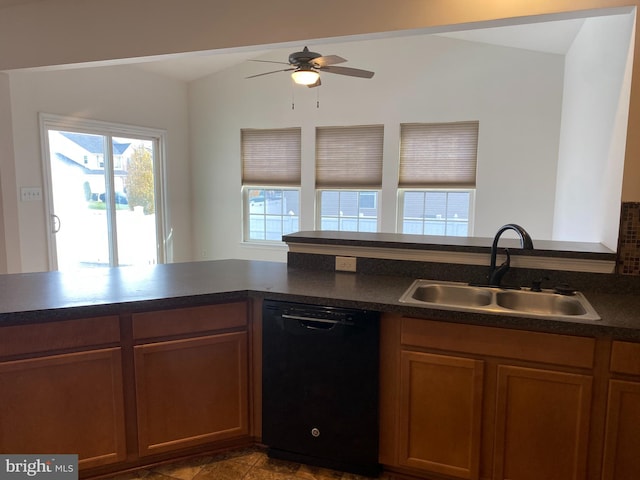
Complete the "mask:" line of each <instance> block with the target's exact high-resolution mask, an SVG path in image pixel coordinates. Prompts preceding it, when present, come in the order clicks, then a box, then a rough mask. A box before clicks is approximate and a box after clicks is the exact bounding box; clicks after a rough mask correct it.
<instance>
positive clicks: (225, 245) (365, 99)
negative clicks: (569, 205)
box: [189, 36, 564, 260]
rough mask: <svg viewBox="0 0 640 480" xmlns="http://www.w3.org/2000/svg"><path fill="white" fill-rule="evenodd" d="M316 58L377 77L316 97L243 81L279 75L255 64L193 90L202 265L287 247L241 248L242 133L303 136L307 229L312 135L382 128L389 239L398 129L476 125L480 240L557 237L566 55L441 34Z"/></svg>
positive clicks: (264, 81) (275, 253)
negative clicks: (297, 132)
mask: <svg viewBox="0 0 640 480" xmlns="http://www.w3.org/2000/svg"><path fill="white" fill-rule="evenodd" d="M301 47H302V45H301ZM312 50H315V51H320V52H321V53H323V54H337V55H340V56H343V57H344V58H347V59H348V60H349V62H348V63H347V64H345V66H354V67H359V68H365V69H369V70H374V71H375V72H376V75H375V77H374V78H373V79H371V80H363V79H355V78H348V77H342V76H338V75H330V74H327V73H325V74H324V75H323V76H322V82H323V85H322V86H321V87H320V88H319V89H307V88H306V87H299V86H297V87H293V88H292V86H291V83H290V80H289V78H288V74H287V73H278V74H273V75H268V76H264V77H259V78H254V79H249V80H245V79H244V77H245V76H248V75H253V74H257V73H261V72H266V71H269V70H270V69H273V70H276V69H277V68H278V65H269V64H261V63H252V62H246V63H244V64H242V65H240V66H238V67H235V68H232V69H229V70H226V71H224V72H221V73H218V74H215V75H212V76H210V77H207V78H204V79H201V80H198V81H195V82H192V84H191V85H190V88H189V118H190V120H189V123H190V126H191V129H190V134H191V137H190V143H191V154H192V184H193V195H194V212H193V218H194V219H198V220H197V221H196V222H194V249H195V254H196V256H197V257H198V258H231V257H233V258H264V259H274V260H284V258H285V252H284V250H282V249H280V250H278V249H275V250H274V249H268V248H264V249H261V248H257V247H247V246H244V245H243V244H242V241H241V240H242V223H241V221H240V219H241V215H242V211H241V205H240V188H241V184H240V162H239V159H240V129H241V128H275V127H291V126H300V127H302V140H303V145H302V154H303V159H302V162H303V165H302V169H303V171H302V184H303V185H302V188H303V197H302V198H303V205H302V215H303V218H302V227H303V229H311V228H313V213H314V212H313V188H314V186H313V175H314V158H313V156H314V151H315V150H314V143H313V142H314V132H315V127H316V126H322V125H358V124H384V125H385V149H384V151H385V158H384V162H385V167H384V174H385V178H384V180H383V198H384V200H383V201H384V202H385V203H386V204H385V206H384V207H383V214H384V215H385V218H384V219H383V230H384V231H393V229H394V227H395V206H393V207H389V205H390V204H391V205H393V202H394V201H395V189H396V186H397V178H396V175H397V162H398V152H399V144H398V138H399V135H398V131H399V124H400V123H404V122H450V121H458V120H479V121H480V137H479V149H478V174H477V189H478V194H477V199H476V219H475V231H474V234H475V235H476V236H493V234H494V233H495V231H496V230H497V229H498V227H500V226H501V225H502V224H504V223H508V222H517V223H520V224H522V225H523V226H524V227H525V228H527V229H528V230H529V232H530V233H531V235H532V236H533V237H534V238H539V239H550V238H551V234H552V226H553V209H554V201H555V197H554V191H555V174H556V159H557V151H558V141H559V126H560V111H561V97H562V75H563V68H564V65H563V57H562V56H561V55H552V54H543V53H537V52H530V51H524V50H516V49H512V48H506V47H497V46H489V45H485V44H476V43H470V42H465V41H461V40H454V39H449V38H443V37H433V36H432V37H426V36H421V37H404V38H395V39H390V40H387V41H386V42H385V43H384V45H383V44H382V43H381V42H380V41H367V42H349V43H343V44H333V45H322V46H320V45H318V46H316V47H314V48H312ZM288 53H290V49H289V50H281V51H278V52H272V54H270V55H269V56H268V57H263V58H264V59H268V60H274V61H284V60H285V59H286V57H287V55H288ZM272 67H274V68H272ZM317 95H319V101H320V108H316V100H317ZM292 96H293V100H294V102H295V109H292V108H291V103H292Z"/></svg>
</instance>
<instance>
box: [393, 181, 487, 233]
mask: <svg viewBox="0 0 640 480" xmlns="http://www.w3.org/2000/svg"><path fill="white" fill-rule="evenodd" d="M473 198H474V191H473V190H403V191H401V194H400V203H401V204H402V211H403V215H402V233H413V234H418V235H449V236H454V237H466V236H468V235H469V232H470V221H469V218H470V215H469V212H471V211H473Z"/></svg>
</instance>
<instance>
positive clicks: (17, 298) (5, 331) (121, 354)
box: [0, 247, 640, 479]
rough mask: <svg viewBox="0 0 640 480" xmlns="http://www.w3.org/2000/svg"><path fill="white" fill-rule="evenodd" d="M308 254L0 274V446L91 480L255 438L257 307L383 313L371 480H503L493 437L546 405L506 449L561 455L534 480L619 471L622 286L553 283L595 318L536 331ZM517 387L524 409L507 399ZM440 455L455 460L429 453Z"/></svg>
mask: <svg viewBox="0 0 640 480" xmlns="http://www.w3.org/2000/svg"><path fill="white" fill-rule="evenodd" d="M478 248H480V250H479V251H478V253H480V254H483V255H486V249H485V250H482V248H481V247H478ZM303 255H306V254H303ZM308 255H311V257H309V260H311V262H310V263H308V264H306V266H305V259H304V258H302V257H300V255H297V256H295V257H296V258H295V259H294V260H293V261H290V264H289V265H286V264H281V263H272V262H260V261H243V260H220V261H210V262H196V263H181V264H170V265H156V266H150V267H122V268H116V269H96V270H91V271H88V272H83V273H78V272H74V273H63V272H50V273H29V274H17V275H4V276H0V292H1V293H0V298H1V301H0V339H1V340H0V385H1V386H2V388H1V389H0V391H1V392H2V393H0V405H2V407H1V408H2V410H1V411H0V414H1V416H2V425H3V430H2V431H3V433H2V435H0V450H1V451H3V452H16V453H24V452H25V451H26V450H27V449H28V448H32V449H33V448H37V450H38V451H52V452H53V450H54V449H56V448H59V449H63V450H65V451H66V450H74V452H73V453H76V452H77V453H79V455H80V475H81V477H94V476H100V475H105V474H112V473H113V472H117V471H123V470H126V469H131V468H137V467H141V466H144V465H148V464H153V463H158V462H162V461H166V460H169V459H175V458H181V457H185V456H189V455H194V454H198V453H206V452H212V451H217V450H222V449H228V448H233V447H241V446H246V445H250V444H253V443H254V442H256V441H260V437H261V400H260V399H261V381H260V369H261V342H260V339H261V314H260V312H261V309H260V306H261V303H262V300H263V299H267V298H268V299H276V300H277V299H283V300H288V301H293V302H305V303H311V304H319V305H329V306H343V307H355V308H359V309H366V310H376V311H380V312H382V313H383V315H382V324H381V326H382V330H381V355H382V357H381V362H380V376H381V377H380V382H381V406H380V462H381V463H382V465H383V467H384V468H385V469H387V470H389V471H394V472H399V473H401V474H404V475H408V476H409V477H408V478H410V477H411V476H415V477H421V478H434V479H439V478H488V475H490V474H491V472H494V473H495V475H499V476H495V477H494V478H505V477H506V476H507V475H512V478H516V476H517V472H518V471H519V470H518V469H519V468H525V467H523V465H526V458H522V451H521V450H520V449H518V448H517V447H516V446H514V445H513V442H511V441H510V438H511V437H510V436H511V435H512V434H513V432H515V431H516V430H517V429H518V428H520V427H522V426H523V425H522V424H521V418H524V417H523V416H525V415H526V416H528V418H540V417H539V415H543V416H544V415H545V414H546V413H545V408H548V407H549V406H550V405H552V404H553V405H554V407H553V408H557V409H559V410H558V411H559V412H560V413H559V415H564V414H565V413H566V414H567V415H566V416H565V417H563V418H562V419H561V420H560V421H557V420H556V423H557V424H558V425H559V428H560V430H559V431H560V434H558V431H556V430H554V431H549V432H546V433H545V432H544V431H541V430H536V429H535V428H533V429H532V430H530V431H529V434H530V435H531V438H530V440H527V441H524V442H522V441H520V443H521V444H523V445H524V447H526V448H529V447H531V446H532V445H534V444H538V445H542V447H545V448H547V449H557V446H553V443H552V442H551V443H550V440H551V439H552V438H554V437H558V438H561V439H562V440H565V441H566V445H564V447H563V448H561V449H560V453H561V454H562V455H563V456H564V457H563V458H566V459H568V460H562V459H559V457H557V456H555V455H547V458H548V459H550V460H549V461H550V462H556V461H557V462H559V463H557V464H553V465H551V464H550V465H551V466H550V467H549V465H542V466H541V467H540V468H541V469H542V470H541V471H542V472H543V476H544V472H545V470H544V468H547V467H549V468H554V469H555V470H557V471H559V472H563V474H566V473H567V472H569V473H571V475H573V474H575V476H573V477H570V476H566V477H562V478H587V477H586V476H585V475H586V473H587V472H593V471H598V472H600V471H602V472H604V473H603V476H602V478H628V477H624V476H621V473H620V472H623V470H621V469H624V468H627V470H624V472H635V471H637V470H634V469H635V468H637V467H638V464H637V461H636V460H635V457H636V456H635V455H632V456H631V457H627V456H626V455H627V452H628V451H631V452H635V451H636V450H633V449H637V447H638V444H637V442H638V440H637V438H635V437H637V436H635V437H633V436H630V435H629V434H628V430H629V429H631V430H632V431H633V428H636V430H637V428H638V426H637V425H636V426H635V427H634V426H633V425H634V424H633V423H632V422H631V423H630V422H629V420H626V419H634V418H637V417H634V415H635V413H634V412H636V410H634V409H637V408H638V407H639V406H640V365H638V352H640V317H639V316H638V313H637V312H638V311H640V296H639V295H638V294H637V293H638V282H637V278H634V277H627V278H621V277H620V276H618V275H612V274H602V273H588V274H585V273H569V274H567V273H566V272H565V273H563V274H562V275H560V274H559V276H563V275H570V276H572V277H571V278H572V279H573V280H576V281H577V284H576V287H577V288H579V289H580V290H582V291H583V293H585V295H586V297H587V298H588V300H589V302H590V303H591V304H592V305H593V307H594V308H595V310H596V311H597V312H598V314H599V315H600V317H601V320H598V321H578V320H576V321H568V320H547V319H539V318H538V319H535V318H522V317H511V316H504V315H487V314H478V313H469V312H451V311H444V310H438V309H432V308H425V307H419V306H415V305H409V304H404V303H401V302H400V301H399V299H400V297H401V295H402V293H403V292H404V291H405V290H406V289H407V288H408V287H409V286H410V285H411V283H412V282H413V280H414V279H415V278H419V277H425V276H426V275H424V274H423V275H415V274H416V273H417V272H418V271H419V268H420V266H419V265H416V264H415V262H409V264H403V266H406V267H408V269H407V270H406V271H407V272H408V275H406V276H402V275H399V274H398V272H397V271H396V270H394V268H395V267H393V268H392V266H390V264H388V263H384V261H381V262H379V264H378V265H379V267H380V268H379V270H378V272H377V273H375V272H372V271H371V272H366V271H363V272H359V273H356V274H353V273H344V272H334V271H330V270H329V269H323V268H322V265H324V264H325V263H326V262H325V261H324V260H323V261H322V262H320V263H321V264H322V265H320V268H316V267H318V265H317V264H316V263H315V261H316V260H318V257H317V256H314V255H316V254H308ZM605 255H607V254H606V253H605ZM361 260H362V262H361V263H359V266H363V267H367V265H369V267H368V268H370V269H373V267H371V265H372V264H370V263H369V264H368V263H367V262H370V261H371V260H370V259H369V260H366V259H365V260H363V259H360V258H358V261H359V262H360V261H361ZM392 262H393V261H392ZM418 263H419V262H418ZM293 264H296V265H295V266H294V265H293ZM396 266H397V265H396ZM376 268H377V267H376ZM469 268H471V270H468V269H469ZM474 268H485V267H484V266H483V267H469V266H455V265H454V266H451V270H450V272H449V273H446V272H447V271H448V270H447V268H445V267H444V266H442V268H440V269H436V270H426V271H427V272H432V273H433V274H434V275H436V276H443V275H444V276H447V275H460V274H461V272H464V274H466V273H467V272H470V271H471V272H472V274H475V275H477V274H478V272H477V271H475V270H473V269H474ZM461 269H462V270H461ZM363 270H364V269H363ZM514 270H515V271H514V272H513V275H514V279H519V278H521V277H520V275H521V273H520V272H518V271H517V270H518V269H517V268H514ZM424 271H425V270H423V272H424ZM451 272H454V273H451ZM560 273H561V272H560ZM524 277H526V273H525V274H524ZM524 277H522V278H524ZM563 278H564V277H563ZM447 279H449V280H452V279H453V278H447ZM605 279H606V281H605ZM458 280H463V279H461V278H458ZM603 286H604V287H606V288H601V287H603ZM443 375H444V376H443ZM445 377H446V378H449V379H453V380H452V382H444V378H445ZM425 385H427V386H428V388H426V387H425ZM452 385H453V386H452ZM549 385H552V386H553V385H562V387H561V388H560V389H558V388H555V389H554V388H552V389H551V390H548V389H547V387H549ZM425 388H426V389H425ZM531 389H533V390H531ZM538 389H540V390H539V391H538ZM531 391H533V392H538V393H539V394H540V395H541V397H539V398H538V400H539V403H537V404H536V405H531V404H528V403H526V402H525V403H522V400H523V398H524V397H522V395H524V396H525V397H526V396H527V395H528V393H526V392H531ZM545 392H546V393H545ZM623 397H624V399H625V402H622V401H621V400H620V399H621V398H623ZM409 399H413V400H412V401H409ZM420 399H422V400H420ZM427 399H428V400H429V401H428V402H427V401H426V400H427ZM452 400H455V402H454V403H455V405H457V408H459V411H457V412H456V414H455V417H456V418H455V420H453V419H452V420H451V421H452V422H454V423H452V424H450V425H446V424H445V425H443V424H439V425H438V428H437V429H434V430H437V432H438V433H437V434H434V433H433V432H431V433H430V432H429V431H425V430H422V429H421V428H412V429H410V428H409V426H410V425H420V422H423V421H425V420H424V419H425V416H424V415H418V412H417V411H414V410H413V409H414V408H415V407H412V406H411V405H413V403H412V402H415V401H420V402H423V403H422V404H424V405H430V406H431V407H433V408H434V410H433V411H434V412H439V411H440V410H438V409H439V408H442V407H443V406H444V405H447V404H452V403H451V402H452ZM558 401H560V402H559V403H558ZM563 402H564V403H563ZM629 405H631V406H629ZM507 406H509V409H507ZM576 406H578V407H579V408H576ZM496 408H497V410H496ZM507 410H508V412H509V414H508V415H507V414H506V413H505V416H502V417H501V416H500V415H501V413H500V412H507ZM496 411H497V412H498V413H497V415H498V417H496ZM440 412H441V411H440ZM434 415H435V416H431V415H427V417H428V418H429V419H430V420H433V421H446V419H447V418H449V417H447V416H446V415H443V414H442V413H438V414H434ZM443 419H444V420H443ZM519 422H520V423H519ZM551 426H552V424H549V425H547V427H551ZM449 427H450V428H449ZM554 428H555V427H554ZM6 432H12V433H11V435H8V434H6ZM416 435H417V436H416ZM558 435H559V436H558ZM563 435H564V436H563ZM541 436H542V437H541ZM443 442H452V443H451V444H452V445H458V446H457V447H452V448H451V449H449V450H447V451H446V452H442V451H440V450H438V448H437V445H438V444H444V443H443ZM545 442H546V444H545ZM629 442H631V443H629ZM493 445H495V448H494V446H493ZM524 447H523V448H524ZM542 447H539V448H542ZM425 448H426V450H425ZM60 453H62V452H60ZM539 453H540V452H538V453H537V454H539ZM548 453H549V452H542V454H548ZM532 454H533V453H532ZM625 461H626V463H625ZM634 462H635V463H634ZM616 469H617V470H616ZM607 472H610V473H607ZM624 472H623V473H624ZM503 473H504V475H503ZM442 475H444V476H445V477H442ZM502 475H503V476H502ZM447 476H448V477H447ZM544 478H556V477H551V476H549V477H544ZM557 478H561V477H557ZM590 478H595V477H590ZM598 478H600V477H598Z"/></svg>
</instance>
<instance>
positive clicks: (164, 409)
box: [133, 302, 249, 456]
mask: <svg viewBox="0 0 640 480" xmlns="http://www.w3.org/2000/svg"><path fill="white" fill-rule="evenodd" d="M246 327H247V309H246V303H244V302H242V303H235V304H227V305H212V306H206V307H197V308H191V309H178V310H169V311H162V312H148V313H144V314H141V315H137V314H136V315H134V317H133V332H134V337H137V338H138V339H140V338H141V337H144V340H141V341H142V342H144V343H143V344H139V345H135V346H134V362H135V389H136V402H137V403H136V408H137V418H138V449H139V454H140V456H147V455H152V454H156V453H163V452H169V451H172V450H177V449H180V448H186V447H193V446H197V445H202V444H207V443H212V442H215V441H219V440H225V439H230V438H236V437H242V436H248V435H249V393H248V392H249V389H248V369H249V363H248V354H247V346H248V335H247V331H246ZM205 333H208V334H205ZM196 334H197V336H194V335H196ZM166 335H180V337H184V336H185V335H189V337H187V338H178V339H172V340H157V339H155V338H154V337H155V336H158V337H164V336H166ZM156 340H157V341H156ZM149 342H153V343H149Z"/></svg>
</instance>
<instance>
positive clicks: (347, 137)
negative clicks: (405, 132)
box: [316, 125, 384, 188]
mask: <svg viewBox="0 0 640 480" xmlns="http://www.w3.org/2000/svg"><path fill="white" fill-rule="evenodd" d="M383 137H384V127H383V126H382V125H359V126H349V127H318V128H317V129H316V187H318V188H327V187H355V188H380V187H381V186H382V144H383Z"/></svg>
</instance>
